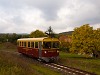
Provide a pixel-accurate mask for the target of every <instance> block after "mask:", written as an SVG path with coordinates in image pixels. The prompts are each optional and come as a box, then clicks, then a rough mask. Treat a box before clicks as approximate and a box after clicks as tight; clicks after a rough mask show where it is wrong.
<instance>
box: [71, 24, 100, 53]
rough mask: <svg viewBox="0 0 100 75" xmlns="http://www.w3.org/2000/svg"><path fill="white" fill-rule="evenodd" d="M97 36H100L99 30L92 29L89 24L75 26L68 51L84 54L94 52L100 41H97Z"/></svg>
mask: <svg viewBox="0 0 100 75" xmlns="http://www.w3.org/2000/svg"><path fill="white" fill-rule="evenodd" d="M97 37H100V31H98V30H95V31H94V30H93V27H90V26H89V24H86V25H83V26H81V27H79V28H75V29H74V32H73V34H72V48H71V49H70V51H71V52H74V53H80V54H85V55H90V54H94V52H95V51H98V50H99V49H98V47H99V46H100V42H98V40H100V39H99V38H97Z"/></svg>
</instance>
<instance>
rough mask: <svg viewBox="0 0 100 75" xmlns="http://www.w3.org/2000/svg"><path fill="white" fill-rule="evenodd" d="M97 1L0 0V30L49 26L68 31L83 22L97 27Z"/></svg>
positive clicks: (20, 30) (99, 19)
mask: <svg viewBox="0 0 100 75" xmlns="http://www.w3.org/2000/svg"><path fill="white" fill-rule="evenodd" d="M99 8H100V1H99V0H96V1H95V0H84V1H81V0H0V32H9V33H10V32H15V33H24V32H25V33H30V32H31V31H33V30H36V29H39V30H42V31H46V30H47V29H48V27H49V26H51V27H52V28H53V30H54V32H56V33H59V32H64V31H71V30H73V29H74V28H75V27H79V26H81V25H83V24H87V23H88V24H90V25H91V26H93V27H94V28H99V27H100V25H99V24H100V10H99Z"/></svg>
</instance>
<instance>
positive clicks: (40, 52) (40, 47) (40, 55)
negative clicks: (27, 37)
mask: <svg viewBox="0 0 100 75" xmlns="http://www.w3.org/2000/svg"><path fill="white" fill-rule="evenodd" d="M41 57H42V42H41V41H39V58H41Z"/></svg>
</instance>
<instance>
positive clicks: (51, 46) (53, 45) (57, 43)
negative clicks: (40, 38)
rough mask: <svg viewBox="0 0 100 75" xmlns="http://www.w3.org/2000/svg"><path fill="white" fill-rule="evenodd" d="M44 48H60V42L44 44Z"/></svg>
mask: <svg viewBox="0 0 100 75" xmlns="http://www.w3.org/2000/svg"><path fill="white" fill-rule="evenodd" d="M43 48H59V42H58V41H57V42H43Z"/></svg>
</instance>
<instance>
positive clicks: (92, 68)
mask: <svg viewBox="0 0 100 75" xmlns="http://www.w3.org/2000/svg"><path fill="white" fill-rule="evenodd" d="M59 62H60V63H62V64H64V65H67V66H70V67H75V68H78V69H82V70H85V71H88V72H92V73H96V74H98V75H100V59H97V58H86V57H85V56H82V55H77V54H71V53H65V52H60V59H59Z"/></svg>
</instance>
